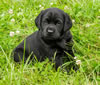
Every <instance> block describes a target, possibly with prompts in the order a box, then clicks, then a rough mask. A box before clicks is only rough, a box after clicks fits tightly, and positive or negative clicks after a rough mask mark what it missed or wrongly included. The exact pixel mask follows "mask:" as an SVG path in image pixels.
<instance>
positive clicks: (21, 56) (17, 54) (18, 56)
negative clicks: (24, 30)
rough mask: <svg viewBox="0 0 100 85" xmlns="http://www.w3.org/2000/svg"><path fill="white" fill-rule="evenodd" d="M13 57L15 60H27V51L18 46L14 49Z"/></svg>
mask: <svg viewBox="0 0 100 85" xmlns="http://www.w3.org/2000/svg"><path fill="white" fill-rule="evenodd" d="M12 57H13V58H14V61H15V62H20V61H22V60H24V62H25V61H26V57H25V52H24V51H23V49H20V48H16V49H15V50H14V51H13V53H12Z"/></svg>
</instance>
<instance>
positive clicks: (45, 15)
mask: <svg viewBox="0 0 100 85" xmlns="http://www.w3.org/2000/svg"><path fill="white" fill-rule="evenodd" d="M35 24H36V26H37V28H38V31H36V32H34V33H33V34H31V35H30V36H28V37H27V38H26V39H25V40H23V41H22V42H21V43H20V44H19V45H18V46H17V47H16V48H15V49H14V50H13V58H14V61H16V62H20V61H22V60H23V59H24V62H26V60H27V58H28V57H29V56H30V58H31V59H33V58H34V56H36V58H37V60H38V61H43V60H45V59H46V58H48V59H49V60H52V59H53V58H54V54H55V53H56V56H55V59H54V62H55V67H56V69H57V68H58V67H59V66H61V65H62V64H64V63H65V62H69V61H73V62H75V60H74V53H73V51H72V46H73V41H72V34H71V32H70V28H71V27H72V21H71V19H70V17H69V15H68V14H67V13H65V12H64V11H62V10H60V9H58V8H48V9H46V10H43V11H41V13H40V14H39V15H38V16H37V17H36V19H35ZM72 67H73V68H74V69H75V70H76V68H77V66H76V65H75V63H72V64H71V67H70V68H72Z"/></svg>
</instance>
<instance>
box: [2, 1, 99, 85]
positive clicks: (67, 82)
mask: <svg viewBox="0 0 100 85" xmlns="http://www.w3.org/2000/svg"><path fill="white" fill-rule="evenodd" d="M51 3H53V5H50V4H51ZM40 5H41V6H42V7H40ZM66 6H67V7H66ZM43 7H44V8H43ZM50 7H57V8H60V9H62V10H64V11H65V12H67V13H68V14H69V15H70V16H71V18H72V20H75V22H74V23H73V27H72V29H71V32H72V34H73V39H74V43H75V44H74V49H75V56H77V58H78V60H81V62H82V63H81V65H80V71H78V72H77V73H75V72H74V73H73V74H71V75H67V73H66V72H62V71H60V70H59V69H58V70H57V71H55V70H54V68H53V64H52V63H51V62H49V61H48V59H47V60H45V61H44V62H38V61H35V62H34V65H33V64H32V63H30V64H28V65H27V64H20V65H18V64H15V63H14V62H13V60H12V59H11V57H10V55H11V52H12V50H13V49H14V48H15V47H16V46H17V45H18V44H19V43H20V42H21V41H22V40H23V39H24V38H25V37H26V36H28V35H30V34H31V33H33V32H34V31H36V30H37V27H36V26H35V23H34V20H35V18H36V16H37V15H38V14H39V13H40V11H41V10H42V9H46V8H50ZM10 9H12V10H13V13H12V14H10V13H9V10H10ZM11 19H15V22H11ZM17 30H18V31H20V33H19V34H17V33H16V31H17ZM12 31H13V32H15V35H14V36H13V37H11V36H10V32H12ZM0 85H100V0H0Z"/></svg>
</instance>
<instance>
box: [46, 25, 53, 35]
mask: <svg viewBox="0 0 100 85" xmlns="http://www.w3.org/2000/svg"><path fill="white" fill-rule="evenodd" d="M46 31H47V33H48V34H53V33H54V32H55V29H54V28H53V27H48V28H47V30H46Z"/></svg>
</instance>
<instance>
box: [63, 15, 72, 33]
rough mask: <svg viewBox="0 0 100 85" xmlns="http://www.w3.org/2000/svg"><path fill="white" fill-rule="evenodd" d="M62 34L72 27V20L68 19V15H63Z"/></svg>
mask: <svg viewBox="0 0 100 85" xmlns="http://www.w3.org/2000/svg"><path fill="white" fill-rule="evenodd" d="M64 19H65V21H64V32H66V31H67V30H69V29H70V28H71V27H72V20H71V19H70V17H69V15H68V14H67V13H65V14H64Z"/></svg>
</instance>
